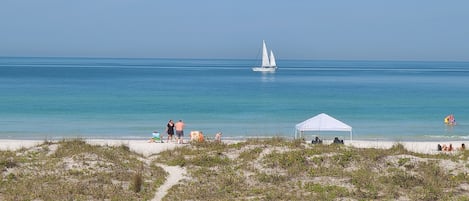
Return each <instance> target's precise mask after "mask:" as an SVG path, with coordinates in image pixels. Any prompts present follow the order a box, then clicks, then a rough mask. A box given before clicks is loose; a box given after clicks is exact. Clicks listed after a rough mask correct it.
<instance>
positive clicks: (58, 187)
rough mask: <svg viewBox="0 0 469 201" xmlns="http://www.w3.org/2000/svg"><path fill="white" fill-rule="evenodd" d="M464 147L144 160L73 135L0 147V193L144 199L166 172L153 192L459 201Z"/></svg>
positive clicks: (261, 151) (260, 146) (264, 142)
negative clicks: (165, 188) (175, 173)
mask: <svg viewBox="0 0 469 201" xmlns="http://www.w3.org/2000/svg"><path fill="white" fill-rule="evenodd" d="M468 157H469V153H468V151H461V152H456V153H454V154H438V155H426V154H418V153H412V152H409V151H407V150H406V149H405V148H404V146H403V145H402V144H399V143H396V144H395V145H394V146H393V147H392V148H390V149H373V148H353V147H347V146H343V145H336V144H332V145H324V144H318V145H312V144H308V143H305V142H304V141H299V140H294V141H292V140H286V139H282V138H277V137H276V138H271V139H251V140H247V141H245V142H240V143H235V144H225V143H212V142H204V143H195V144H191V145H189V146H180V147H177V148H175V149H173V150H168V151H164V152H161V153H160V154H158V155H156V156H155V157H154V158H156V159H154V160H153V161H149V159H148V158H144V157H143V156H141V155H138V154H136V153H133V152H131V151H130V150H129V147H127V146H125V145H123V146H119V147H108V146H93V145H89V144H87V143H85V142H84V141H83V140H80V139H73V140H63V141H60V142H55V143H53V142H44V143H43V144H42V145H40V146H37V147H33V148H30V149H21V150H18V151H14V152H12V151H1V152H0V170H1V171H2V180H1V181H0V200H149V199H151V198H152V197H153V196H154V193H155V192H156V189H157V188H158V187H159V186H160V185H161V184H162V183H163V182H164V181H165V177H166V176H167V173H166V172H164V170H163V169H162V168H160V167H158V165H157V164H158V163H162V164H166V165H177V166H181V167H184V168H186V170H187V171H188V174H189V175H187V176H188V177H189V179H185V180H182V181H181V182H180V183H179V184H177V185H175V186H173V187H172V188H171V189H170V190H169V192H168V194H167V195H166V197H164V198H163V200H469V190H468V189H469V176H468V172H469V165H468V164H469V163H468Z"/></svg>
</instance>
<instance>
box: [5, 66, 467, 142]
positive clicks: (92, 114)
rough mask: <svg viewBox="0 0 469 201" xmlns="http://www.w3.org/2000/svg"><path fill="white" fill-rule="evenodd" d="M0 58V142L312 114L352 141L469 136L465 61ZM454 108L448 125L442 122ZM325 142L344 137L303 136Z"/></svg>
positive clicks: (255, 128)
mask: <svg viewBox="0 0 469 201" xmlns="http://www.w3.org/2000/svg"><path fill="white" fill-rule="evenodd" d="M258 63H259V62H258V61H256V60H248V59H245V60H242V59H120V58H19V57H18V58H16V57H15V58H11V57H0V94H1V98H0V138H2V139H60V138H66V137H84V138H106V139H108V138H111V139H141V138H149V137H150V136H151V133H152V131H154V130H157V131H160V132H164V129H165V126H166V123H167V122H168V120H169V119H172V120H174V121H178V120H180V119H181V120H183V121H184V122H185V124H186V129H185V132H186V136H187V134H188V133H189V131H191V130H200V131H202V132H204V134H205V135H206V136H208V137H213V136H214V135H215V133H216V132H218V131H221V132H223V137H224V138H257V137H266V136H280V137H286V138H292V137H293V136H294V132H295V129H294V127H295V125H296V124H297V123H300V122H302V121H304V120H306V119H308V118H310V117H313V116H315V115H317V114H320V113H326V114H329V115H331V116H333V117H335V118H337V119H338V120H340V121H342V122H344V123H346V124H348V125H350V126H352V127H353V136H354V139H389V140H428V139H435V140H439V139H452V140H454V139H461V140H464V139H468V138H469V62H425V61H323V60H278V61H277V65H278V66H279V69H278V71H277V72H276V73H267V74H266V73H260V72H253V71H251V67H252V66H254V65H256V64H258ZM448 114H454V116H455V118H456V122H457V125H456V126H446V125H445V124H444V123H443V119H444V117H445V116H447V115H448ZM310 134H311V135H321V136H324V138H325V139H328V138H333V136H337V135H338V136H343V138H345V139H347V138H348V135H349V133H340V132H337V133H334V132H333V133H329V132H324V131H323V132H319V133H317V132H311V133H307V136H310Z"/></svg>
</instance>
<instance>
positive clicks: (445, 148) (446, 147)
mask: <svg viewBox="0 0 469 201" xmlns="http://www.w3.org/2000/svg"><path fill="white" fill-rule="evenodd" d="M442 150H443V151H453V144H449V146H446V144H443V147H442Z"/></svg>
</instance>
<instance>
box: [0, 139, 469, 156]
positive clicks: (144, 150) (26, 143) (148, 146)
mask: <svg viewBox="0 0 469 201" xmlns="http://www.w3.org/2000/svg"><path fill="white" fill-rule="evenodd" d="M43 142H44V141H43V140H12V139H0V150H11V151H14V150H18V149H21V148H30V147H33V146H36V145H39V144H41V143H43ZM86 142H88V143H89V144H92V145H101V146H103V145H107V146H120V145H126V146H128V147H129V149H130V150H131V151H134V152H136V153H139V154H142V155H143V156H146V157H148V156H151V155H153V154H158V153H160V152H162V151H165V150H170V149H174V148H175V147H178V146H186V145H188V144H177V143H175V142H169V143H149V142H148V141H147V140H119V139H117V140H112V139H87V140H86ZM224 142H225V143H236V142H239V141H224ZM324 143H325V144H330V143H332V142H329V141H324ZM396 143H400V144H402V145H404V147H405V148H406V149H407V150H409V151H412V152H416V153H422V154H438V153H440V152H439V151H438V150H437V145H438V144H441V145H443V144H446V145H449V144H452V145H453V147H454V149H455V150H456V149H457V148H459V147H460V146H461V144H462V143H466V142H465V141H386V140H353V141H345V145H347V146H353V147H357V148H379V149H388V148H391V147H392V146H393V145H395V144H396ZM466 144H467V143H466Z"/></svg>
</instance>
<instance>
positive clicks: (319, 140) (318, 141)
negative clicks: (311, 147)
mask: <svg viewBox="0 0 469 201" xmlns="http://www.w3.org/2000/svg"><path fill="white" fill-rule="evenodd" d="M311 143H312V144H322V140H321V139H319V137H318V136H316V137H315V138H314V140H312V141H311Z"/></svg>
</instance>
